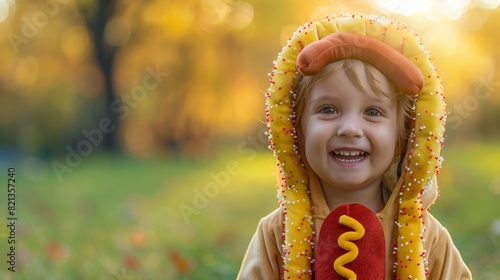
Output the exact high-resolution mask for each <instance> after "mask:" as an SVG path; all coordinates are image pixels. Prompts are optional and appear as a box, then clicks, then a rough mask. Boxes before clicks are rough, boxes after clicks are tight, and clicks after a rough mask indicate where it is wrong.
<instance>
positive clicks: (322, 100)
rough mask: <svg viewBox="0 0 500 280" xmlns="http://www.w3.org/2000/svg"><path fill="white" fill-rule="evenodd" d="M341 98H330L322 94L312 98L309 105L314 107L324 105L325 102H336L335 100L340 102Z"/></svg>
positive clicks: (330, 96)
mask: <svg viewBox="0 0 500 280" xmlns="http://www.w3.org/2000/svg"><path fill="white" fill-rule="evenodd" d="M340 99H341V98H339V97H337V96H332V95H326V94H322V95H320V96H318V97H316V98H313V99H312V100H311V105H312V106H314V105H317V104H323V103H326V102H334V101H337V100H340Z"/></svg>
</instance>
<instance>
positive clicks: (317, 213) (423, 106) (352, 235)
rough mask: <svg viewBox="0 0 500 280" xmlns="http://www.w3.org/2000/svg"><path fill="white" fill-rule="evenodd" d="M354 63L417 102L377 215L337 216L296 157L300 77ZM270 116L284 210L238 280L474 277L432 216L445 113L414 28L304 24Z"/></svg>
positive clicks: (365, 18) (274, 76)
mask: <svg viewBox="0 0 500 280" xmlns="http://www.w3.org/2000/svg"><path fill="white" fill-rule="evenodd" d="M348 57H350V58H356V59H361V60H365V61H367V62H369V63H372V64H373V65H374V66H375V67H376V68H378V69H379V70H380V71H381V72H382V73H383V74H385V75H386V76H387V77H388V79H389V80H391V81H392V82H393V83H394V84H395V85H396V87H397V88H398V89H399V91H400V92H402V94H409V95H412V96H416V103H415V106H414V112H413V117H414V118H413V127H412V129H411V131H410V136H409V139H408V144H407V148H406V152H405V154H404V156H402V157H401V160H400V161H399V162H396V163H394V164H393V165H392V166H391V167H390V168H389V170H388V171H387V172H386V173H385V174H384V176H383V185H384V186H385V188H386V189H387V190H388V191H387V193H388V194H389V195H387V197H386V198H385V199H384V201H385V202H386V204H385V207H384V208H383V210H382V211H381V212H379V213H376V214H374V213H371V211H370V210H368V209H365V208H364V206H361V205H358V204H350V205H342V206H340V207H339V208H337V209H332V210H333V211H330V209H329V207H328V205H327V202H326V200H325V197H324V195H323V192H322V189H321V186H320V183H319V179H318V177H317V175H316V174H314V172H312V170H311V169H310V168H309V167H308V166H307V164H306V163H304V161H303V160H302V158H301V156H300V152H299V150H298V147H299V144H298V142H297V140H298V139H297V131H296V130H295V127H294V120H295V117H296V112H295V111H294V102H295V98H296V92H295V87H296V85H297V83H298V81H299V78H300V76H301V75H313V74H316V73H318V72H319V71H320V70H321V68H323V66H324V65H326V64H327V63H330V62H332V61H335V60H339V59H343V58H348ZM266 118H267V126H268V133H269V143H270V148H271V150H272V151H273V153H274V156H275V157H276V159H277V162H278V163H277V166H278V199H279V204H280V207H279V208H278V209H277V210H275V211H274V212H273V213H271V214H269V215H268V216H266V217H264V218H263V219H262V220H261V221H260V223H259V226H258V229H257V232H256V233H255V235H254V237H253V238H252V241H251V243H250V245H249V248H248V250H247V253H246V255H245V258H244V261H243V264H242V267H241V270H240V273H239V275H238V279H471V275H470V272H469V270H468V268H467V267H466V265H465V264H464V262H463V260H462V258H461V256H460V254H459V252H458V251H457V249H456V248H455V246H454V244H453V242H452V240H451V238H450V236H449V234H448V232H447V230H446V229H445V228H444V227H443V226H442V225H441V224H440V223H439V222H438V221H437V220H436V219H435V218H434V217H433V216H432V215H431V214H430V213H429V212H428V209H429V207H430V205H431V204H433V203H434V201H435V200H436V198H437V193H438V192H437V182H436V177H435V175H436V174H438V173H439V168H440V166H441V162H442V158H441V157H440V151H441V148H442V146H443V133H444V125H445V120H446V112H445V103H444V95H443V89H442V87H441V83H440V79H439V76H438V73H437V72H436V69H435V67H434V66H433V65H432V63H431V61H430V58H429V55H428V52H427V51H426V50H425V48H424V47H423V46H422V44H421V43H420V42H419V39H418V36H417V35H416V34H414V32H413V31H412V30H410V29H408V28H407V27H406V26H404V25H401V24H397V23H394V22H392V21H390V20H387V19H385V18H383V17H378V16H375V15H362V14H354V15H339V16H338V15H332V16H329V17H326V18H322V19H319V20H317V21H313V22H308V23H306V24H305V25H304V26H302V27H300V28H299V29H298V30H297V31H296V32H295V33H294V34H293V36H292V37H291V38H290V39H289V41H288V43H287V45H286V46H285V47H284V48H283V50H282V51H281V53H280V54H279V55H278V57H277V59H276V60H275V61H274V68H273V70H272V72H271V74H270V87H269V89H268V91H267V92H266ZM325 219H326V220H325Z"/></svg>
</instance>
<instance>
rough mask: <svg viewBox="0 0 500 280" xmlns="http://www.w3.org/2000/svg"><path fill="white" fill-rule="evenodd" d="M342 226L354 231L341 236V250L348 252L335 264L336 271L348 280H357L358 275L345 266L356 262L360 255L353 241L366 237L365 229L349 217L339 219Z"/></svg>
mask: <svg viewBox="0 0 500 280" xmlns="http://www.w3.org/2000/svg"><path fill="white" fill-rule="evenodd" d="M339 223H340V224H341V225H344V226H347V227H350V228H352V229H353V230H354V231H347V232H344V233H342V234H341V235H340V236H339V239H338V241H337V242H338V244H339V246H340V248H342V249H344V250H346V251H347V253H345V254H343V255H342V256H340V257H338V258H337V259H336V260H335V262H334V263H333V268H334V269H335V271H336V272H337V273H338V274H339V275H341V276H342V277H344V278H347V279H348V280H356V273H355V272H354V271H352V270H350V269H348V268H346V267H345V266H344V265H345V264H348V263H350V262H352V261H354V260H355V259H356V258H357V257H358V254H359V249H358V246H356V244H354V242H352V241H356V240H360V239H361V238H362V237H363V236H364V235H365V228H364V227H363V225H362V224H361V223H360V222H358V221H356V219H354V218H351V217H349V216H347V215H342V216H340V218H339Z"/></svg>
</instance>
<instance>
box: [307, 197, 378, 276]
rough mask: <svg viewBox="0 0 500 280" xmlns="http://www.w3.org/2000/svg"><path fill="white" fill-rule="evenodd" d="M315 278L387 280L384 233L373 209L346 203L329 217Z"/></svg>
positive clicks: (320, 246)
mask: <svg viewBox="0 0 500 280" xmlns="http://www.w3.org/2000/svg"><path fill="white" fill-rule="evenodd" d="M356 251H357V252H356ZM315 279H321V280H324V279H335V280H336V279H369V280H379V279H381V280H382V279H385V239H384V231H383V229H382V224H381V223H380V221H379V219H378V218H377V216H375V214H374V213H373V212H372V211H371V210H370V209H368V208H366V207H364V206H363V205H361V204H346V205H341V206H339V207H337V208H336V209H334V210H333V211H332V212H331V213H330V214H329V215H328V216H327V217H326V219H325V221H324V222H323V225H322V227H321V231H320V233H319V241H318V250H317V252H316V265H315Z"/></svg>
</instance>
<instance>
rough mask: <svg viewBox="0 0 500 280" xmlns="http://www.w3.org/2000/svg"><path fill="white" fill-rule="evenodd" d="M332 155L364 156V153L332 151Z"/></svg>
mask: <svg viewBox="0 0 500 280" xmlns="http://www.w3.org/2000/svg"><path fill="white" fill-rule="evenodd" d="M334 153H335V154H336V155H341V156H359V155H364V154H365V152H360V151H334Z"/></svg>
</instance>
